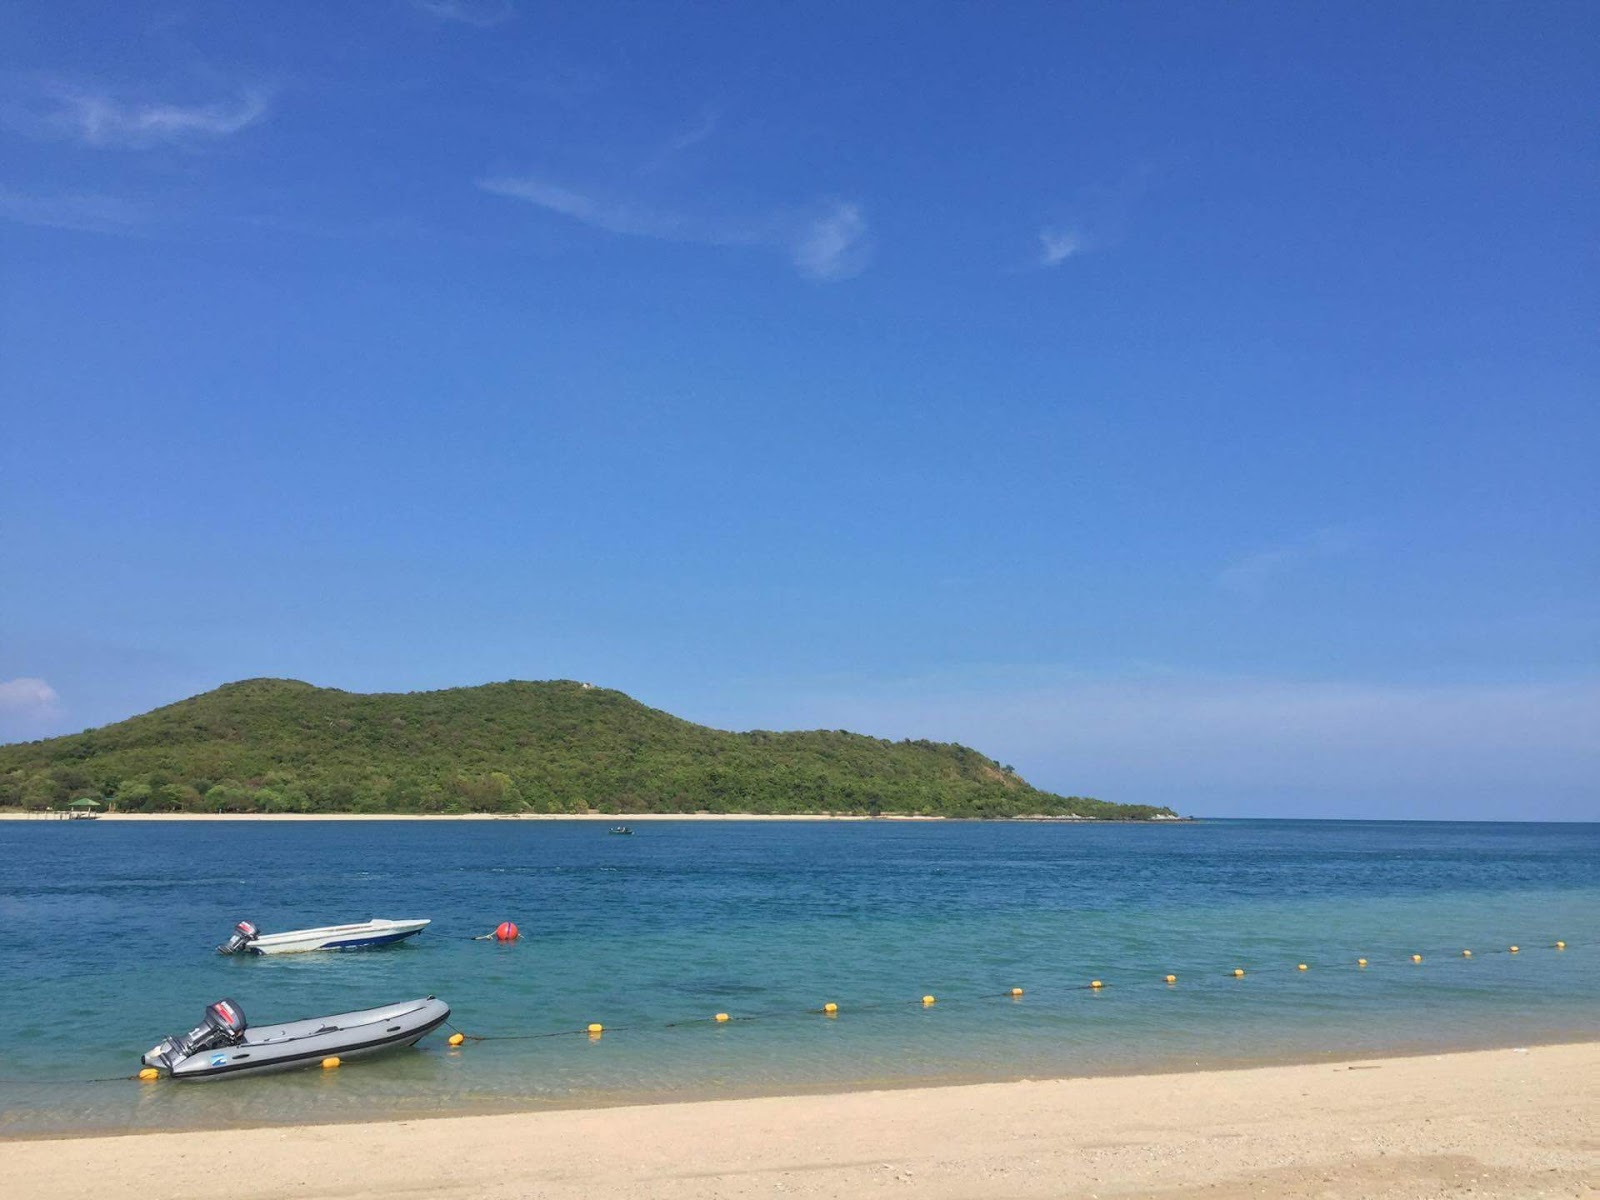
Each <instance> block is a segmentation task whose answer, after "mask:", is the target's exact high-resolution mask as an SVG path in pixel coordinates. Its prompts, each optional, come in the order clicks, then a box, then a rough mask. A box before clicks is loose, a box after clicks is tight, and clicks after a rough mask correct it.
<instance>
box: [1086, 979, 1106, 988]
mask: <svg viewBox="0 0 1600 1200" xmlns="http://www.w3.org/2000/svg"><path fill="white" fill-rule="evenodd" d="M1089 986H1090V987H1092V988H1103V987H1105V984H1103V983H1101V982H1100V981H1099V980H1098V979H1091V980H1089Z"/></svg>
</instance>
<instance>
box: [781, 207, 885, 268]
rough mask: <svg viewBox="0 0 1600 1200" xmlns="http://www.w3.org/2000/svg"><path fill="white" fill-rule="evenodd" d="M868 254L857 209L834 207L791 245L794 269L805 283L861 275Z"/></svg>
mask: <svg viewBox="0 0 1600 1200" xmlns="http://www.w3.org/2000/svg"><path fill="white" fill-rule="evenodd" d="M871 254H872V244H871V241H870V240H869V238H868V235H867V222H866V219H865V218H864V217H863V216H862V215H861V210H860V208H858V207H857V206H856V205H854V204H843V203H836V204H834V205H833V206H832V207H831V208H830V209H829V211H828V212H826V213H824V214H823V215H822V216H820V217H817V218H816V219H815V220H813V221H811V222H809V223H808V224H807V226H806V227H805V229H804V230H803V231H802V232H801V234H800V237H799V239H798V240H797V241H796V242H795V245H794V265H795V268H796V269H797V270H798V271H799V272H800V274H802V275H804V276H805V277H806V278H807V279H815V280H819V281H823V282H831V281H833V280H837V279H849V278H851V277H852V276H855V275H859V274H861V272H862V271H864V270H865V269H866V266H867V260H868V259H869V258H870V257H871Z"/></svg>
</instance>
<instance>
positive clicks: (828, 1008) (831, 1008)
mask: <svg viewBox="0 0 1600 1200" xmlns="http://www.w3.org/2000/svg"><path fill="white" fill-rule="evenodd" d="M822 1011H823V1014H824V1015H825V1016H829V1017H837V1016H838V1015H839V1006H838V1005H837V1004H835V1003H834V1002H833V1001H832V1000H829V1001H828V1002H827V1003H826V1004H824V1005H823V1006H822Z"/></svg>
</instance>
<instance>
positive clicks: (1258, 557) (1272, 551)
mask: <svg viewBox="0 0 1600 1200" xmlns="http://www.w3.org/2000/svg"><path fill="white" fill-rule="evenodd" d="M1354 545H1355V538H1354V537H1353V536H1352V535H1351V533H1350V532H1349V531H1348V530H1344V529H1319V530H1317V531H1316V532H1315V533H1313V534H1311V535H1309V536H1308V537H1304V538H1301V539H1299V540H1297V541H1293V542H1286V543H1284V544H1282V545H1278V546H1271V547H1268V548H1267V549H1265V550H1258V551H1256V552H1255V553H1253V554H1247V555H1244V556H1243V557H1242V558H1239V559H1236V560H1235V561H1233V562H1231V563H1229V564H1228V565H1227V566H1225V567H1224V568H1223V569H1222V570H1221V571H1219V572H1218V573H1217V578H1216V583H1217V586H1218V587H1220V588H1221V589H1222V590H1223V591H1225V592H1232V593H1234V594H1235V595H1238V596H1247V597H1250V598H1252V599H1259V598H1260V597H1261V595H1262V594H1263V593H1264V592H1265V591H1266V589H1267V587H1268V586H1269V585H1271V584H1272V583H1274V582H1276V581H1277V580H1279V579H1282V578H1284V577H1285V576H1287V575H1290V574H1292V573H1293V572H1295V571H1297V570H1299V569H1300V568H1302V567H1305V566H1307V565H1309V564H1311V563H1313V562H1317V561H1319V560H1322V559H1327V558H1333V557H1336V556H1338V555H1340V554H1345V553H1347V552H1348V551H1349V550H1350V549H1351V548H1352V547H1353V546H1354Z"/></svg>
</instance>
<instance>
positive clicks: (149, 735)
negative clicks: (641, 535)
mask: <svg viewBox="0 0 1600 1200" xmlns="http://www.w3.org/2000/svg"><path fill="white" fill-rule="evenodd" d="M85 796H88V797H92V798H95V799H98V800H100V801H101V802H103V803H105V804H107V805H108V806H110V807H113V808H115V809H116V810H117V811H119V812H173V811H184V812H218V811H221V812H269V813H270V812H289V813H294V812H312V813H318V812H320V813H332V812H349V813H386V812H392V813H466V812H498V813H521V812H533V813H569V814H570V813H586V812H603V813H618V814H625V813H695V812H712V813H734V812H739V813H780V814H781V813H797V814H798V813H842V814H875V813H884V814H920V815H926V816H945V817H1017V816H1035V815H1041V816H1059V817H1065V816H1077V817H1087V818H1098V819H1102V820H1150V819H1154V818H1157V817H1170V816H1172V815H1173V814H1172V812H1171V810H1170V809H1165V808H1155V807H1152V806H1149V805H1137V804H1110V803H1107V802H1105V801H1101V800H1092V799H1088V798H1085V797H1081V796H1057V795H1054V794H1053V793H1050V792H1044V791H1040V790H1038V789H1037V788H1034V787H1032V786H1030V785H1029V784H1028V783H1026V782H1025V781H1024V780H1022V779H1021V778H1019V777H1018V776H1017V774H1016V773H1015V772H1014V771H1013V770H1012V769H1011V768H1010V767H1009V766H1002V765H1001V764H999V763H997V762H995V761H994V760H993V759H990V758H988V757H986V756H984V755H982V754H980V753H978V752H977V751H976V750H972V749H969V748H968V747H966V746H960V745H955V744H952V743H943V742H928V741H910V740H906V741H900V742H891V741H885V740H882V739H880V738H872V737H866V736H863V735H861V734H854V733H846V732H845V731H843V730H819V731H809V732H803V733H768V732H762V731H757V732H752V733H729V732H725V731H723V730H718V729H711V728H708V727H706V726H703V725H695V724H692V723H690V722H688V721H683V720H680V719H678V718H677V717H674V716H672V715H670V714H668V713H664V712H661V711H659V710H657V709H652V708H648V707H646V706H645V705H643V704H640V703H639V702H638V701H636V700H633V699H632V698H630V697H628V696H626V695H624V694H623V693H621V692H617V691H612V690H609V689H605V688H597V687H593V686H591V685H588V684H581V683H574V682H570V681H554V682H542V683H528V682H511V683H494V684H486V685H484V686H482V687H471V688H451V689H448V690H444V691H436V692H412V693H384V694H372V695H364V694H358V693H353V692H342V691H338V690H336V689H333V688H319V687H313V686H312V685H310V684H307V683H300V682H297V681H294V680H283V679H251V680H245V681H243V682H240V683H231V684H227V685H225V686H223V687H220V688H217V689H216V690H215V691H211V692H206V693H204V694H203V695H199V696H194V697H192V698H190V699H188V700H183V701H180V702H179V703H177V704H172V705H168V706H167V707H165V708H160V709H157V710H155V711H154V712H150V713H146V714H144V715H143V716H138V717H133V718H131V719H129V720H126V721H120V722H118V723H117V724H115V725H107V726H104V727H102V728H100V729H91V730H88V731H87V732H84V733H79V734H73V735H71V736H68V737H58V738H50V739H47V740H44V741H37V742H24V743H18V744H15V745H9V746H0V807H11V808H16V807H21V808H28V809H38V808H50V807H60V806H62V805H64V804H67V803H70V802H71V801H73V800H76V799H80V798H82V797H85Z"/></svg>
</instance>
